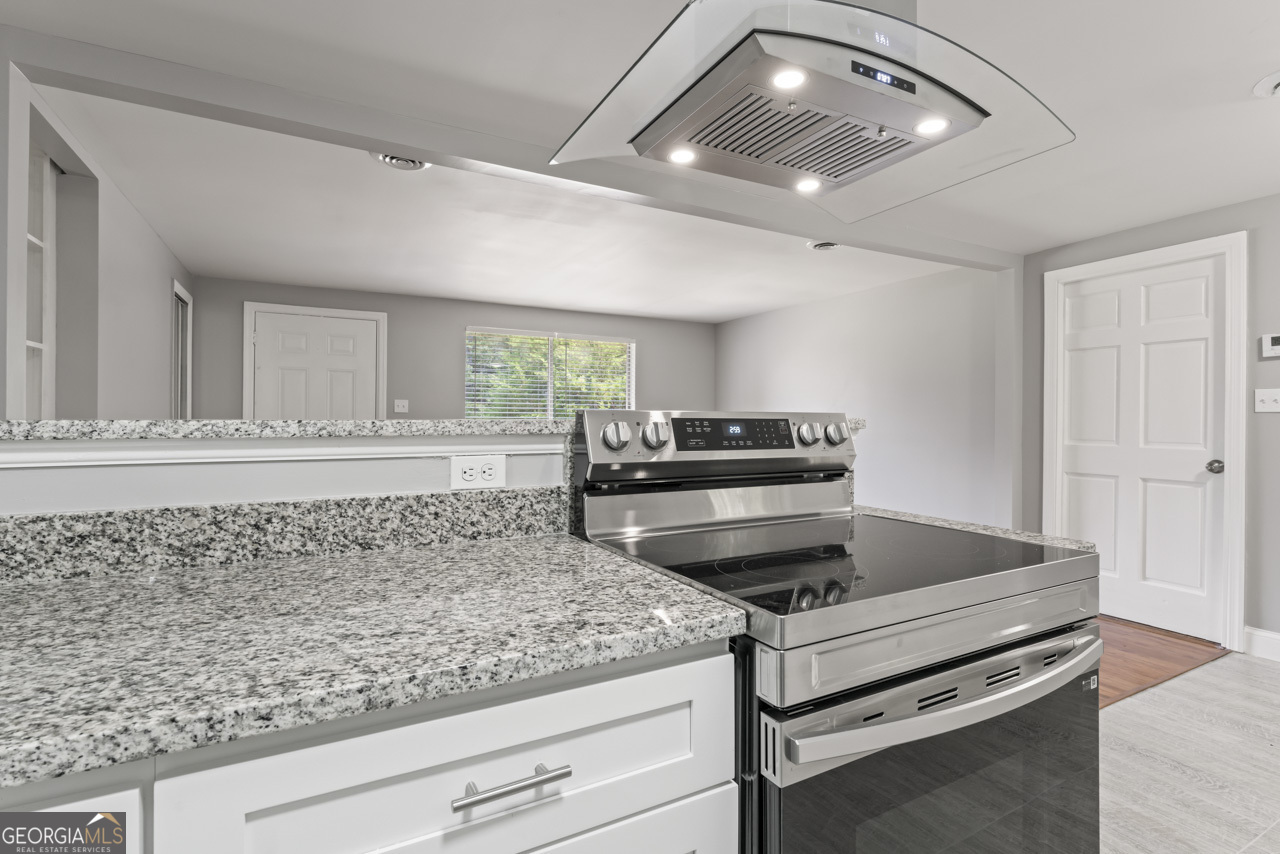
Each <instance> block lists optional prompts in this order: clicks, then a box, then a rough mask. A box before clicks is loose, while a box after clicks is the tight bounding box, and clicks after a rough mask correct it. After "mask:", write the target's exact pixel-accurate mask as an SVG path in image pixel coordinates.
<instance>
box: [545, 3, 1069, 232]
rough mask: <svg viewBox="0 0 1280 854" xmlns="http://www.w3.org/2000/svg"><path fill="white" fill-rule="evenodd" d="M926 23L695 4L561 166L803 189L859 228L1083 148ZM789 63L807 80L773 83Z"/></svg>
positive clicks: (866, 12) (878, 9) (906, 13)
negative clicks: (606, 166)
mask: <svg viewBox="0 0 1280 854" xmlns="http://www.w3.org/2000/svg"><path fill="white" fill-rule="evenodd" d="M914 17H915V3H914V0H856V2H854V0H691V2H689V3H688V4H687V5H685V6H684V7H683V8H682V9H681V11H680V12H679V14H678V15H677V16H676V18H675V19H674V20H673V21H672V22H671V23H670V24H669V25H668V26H667V28H666V29H665V30H664V31H663V32H662V33H661V34H660V35H659V36H658V37H657V39H656V40H655V41H654V42H653V43H652V44H651V45H649V47H648V48H647V49H646V50H645V52H644V53H643V54H642V55H641V56H640V57H639V58H638V59H637V60H636V62H635V64H634V65H632V66H631V68H630V69H629V70H628V71H627V73H626V74H625V75H624V76H623V77H622V79H621V80H619V81H618V82H617V83H616V84H615V85H614V86H613V88H612V89H611V90H610V91H609V92H608V94H607V95H605V97H604V99H603V100H602V101H601V102H600V103H599V104H597V105H596V107H595V108H594V109H593V110H592V111H591V113H590V114H589V115H588V116H587V117H586V119H585V120H584V121H583V122H582V124H581V125H579V126H578V128H577V130H575V131H574V132H573V134H572V135H570V137H569V138H568V139H567V140H566V141H565V143H564V144H563V145H562V146H561V147H560V149H559V150H558V151H557V152H556V153H555V156H554V157H553V158H552V160H551V163H552V165H555V164H559V163H569V162H573V161H581V160H602V159H608V160H613V161H615V162H618V163H630V165H632V166H633V167H634V168H635V169H637V170H638V171H641V172H661V173H665V175H666V176H668V177H669V176H673V175H679V176H686V177H687V179H688V180H689V181H700V182H704V183H709V184H713V185H716V186H718V187H721V188H725V189H735V190H740V191H742V192H746V193H751V194H753V195H761V194H764V195H772V196H773V197H774V198H776V199H777V200H778V201H780V202H783V203H786V196H784V195H783V194H787V195H789V196H790V197H791V199H793V200H794V199H795V197H796V195H795V194H797V193H799V194H800V195H801V197H803V198H805V199H807V200H808V201H809V202H811V203H813V204H816V205H818V206H819V207H821V208H823V209H824V210H826V211H827V212H828V213H830V214H831V215H832V216H834V217H836V218H837V219H839V220H842V221H844V222H846V223H852V222H857V221H858V220H861V219H865V218H867V217H870V216H874V215H875V214H877V213H880V212H882V211H886V210H889V209H891V208H894V207H897V206H899V205H902V204H906V203H907V202H910V201H913V200H915V199H919V198H921V197H923V196H927V195H930V194H932V193H936V192H938V191H940V190H943V189H946V188H947V187H951V186H954V185H956V184H960V183H963V182H965V181H968V180H971V179H973V178H976V177H978V176H980V175H983V174H986V173H988V172H993V171H996V170H998V169H1001V168H1003V167H1005V166H1009V165H1011V164H1013V163H1017V162H1018V161H1020V160H1024V159H1026V158H1028V157H1032V156H1034V155H1037V154H1040V153H1043V152H1045V151H1049V150H1051V149H1053V148H1056V147H1058V146H1060V145H1065V144H1066V143H1069V142H1071V141H1072V140H1073V139H1075V135H1074V134H1073V133H1072V132H1071V129H1070V128H1068V127H1067V126H1066V125H1065V124H1063V122H1062V121H1061V120H1060V119H1059V118H1058V117H1057V116H1055V115H1054V114H1053V112H1052V111H1051V110H1049V109H1048V107H1046V106H1045V105H1044V104H1043V103H1041V102H1040V101H1039V100H1038V99H1037V98H1036V97H1035V96H1034V95H1032V94H1031V93H1030V92H1028V91H1027V90H1026V89H1025V88H1024V87H1022V86H1021V85H1020V84H1019V83H1018V82H1017V81H1016V80H1014V79H1013V78H1011V77H1010V76H1009V75H1007V74H1005V73H1004V72H1003V71H1001V70H1000V69H999V68H997V67H996V66H994V65H992V64H991V63H990V62H987V61H986V60H984V59H983V58H982V57H980V56H978V55H977V54H975V53H973V52H972V51H970V50H967V49H966V48H964V47H963V46H961V45H959V44H957V43H955V42H953V41H951V40H950V39H948V38H946V36H945V35H943V34H939V33H934V32H931V31H930V30H928V29H926V28H924V27H921V26H919V25H918V24H916V23H915V21H914ZM783 69H790V70H792V71H796V72H800V73H801V74H802V75H803V80H802V84H801V85H798V86H795V87H793V88H790V89H787V88H782V87H780V86H778V85H774V80H773V78H774V77H775V76H776V75H777V73H778V72H779V71H780V70H783ZM793 79H794V78H793ZM929 118H934V119H938V120H941V123H938V122H935V123H934V124H933V126H932V129H930V130H927V131H926V130H925V129H922V128H921V125H922V124H923V123H924V122H925V121H926V120H927V119H929ZM673 155H674V156H673ZM642 180H643V179H642Z"/></svg>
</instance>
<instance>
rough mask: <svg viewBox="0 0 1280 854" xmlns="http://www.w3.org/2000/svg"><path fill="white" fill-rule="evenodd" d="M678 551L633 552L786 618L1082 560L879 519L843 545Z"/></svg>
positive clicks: (641, 548) (641, 546) (655, 543)
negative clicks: (699, 555) (705, 553)
mask: <svg viewBox="0 0 1280 854" xmlns="http://www.w3.org/2000/svg"><path fill="white" fill-rule="evenodd" d="M776 527H777V528H779V529H785V528H786V527H787V526H785V525H780V526H776ZM777 533H778V534H781V533H783V532H782V531H780V530H779V531H777ZM680 536H681V537H689V536H693V535H692V534H685V535H680ZM702 536H704V537H705V536H707V534H703V535H702ZM664 541H666V542H664ZM674 545H676V544H675V543H673V542H670V541H668V538H665V537H657V538H651V539H647V540H640V541H632V542H630V543H628V544H626V546H625V549H626V551H628V552H630V553H632V554H634V555H636V556H637V557H639V558H641V559H642V560H647V561H649V562H650V563H655V564H658V565H659V566H664V567H666V568H667V569H670V570H672V571H673V572H677V573H679V574H680V575H683V576H685V577H686V578H689V579H691V580H693V581H697V582H698V583H700V584H704V585H706V586H707V587H710V588H712V589H715V590H718V591H720V592H722V593H726V594H729V595H731V596H733V597H735V598H737V599H740V600H742V601H744V602H748V603H750V604H752V605H755V606H756V607H759V608H762V609H764V610H766V611H769V612H771V613H774V614H779V615H787V614H794V613H800V612H804V611H812V610H816V609H818V608H824V607H830V606H833V605H839V604H842V603H845V602H860V601H866V600H870V599H875V598H878V597H882V596H893V595H895V594H899V593H907V592H910V591H914V590H921V589H924V588H929V587H936V586H939V585H944V584H949V583H953V582H963V581H966V580H969V579H973V578H978V577H981V576H986V575H994V574H996V573H1000V572H1006V571H1009V570H1016V569H1021V568H1025V567H1030V566H1037V565H1039V564H1044V563H1052V562H1054V561H1059V560H1066V559H1069V558H1072V557H1078V556H1079V555H1080V554H1081V553H1080V552H1077V551H1074V550H1072V549H1065V548H1057V547H1052V546H1039V545H1035V544H1032V543H1023V542H1019V541H1017V540H1009V539H1005V538H1003V537H994V536H991V535H989V534H978V533H973V532H970V531H960V530H955V529H953V528H939V527H935V526H933V525H923V524H918V523H915V522H902V521H899V520H897V519H885V518H882V517H879V516H857V517H855V518H854V521H853V538H852V539H851V540H849V541H847V542H840V543H838V544H824V545H812V546H804V547H800V548H787V549H785V550H782V551H774V552H763V553H758V554H749V555H737V556H733V557H721V558H718V559H706V560H697V561H692V562H687V563H684V562H678V560H677V561H676V562H671V559H672V558H673V557H675V556H676V555H678V554H679V553H681V552H683V551H686V549H684V548H678V547H677V548H672V546H674Z"/></svg>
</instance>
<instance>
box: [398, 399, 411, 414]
mask: <svg viewBox="0 0 1280 854" xmlns="http://www.w3.org/2000/svg"><path fill="white" fill-rule="evenodd" d="M408 411H409V401H407V400H397V401H396V412H408Z"/></svg>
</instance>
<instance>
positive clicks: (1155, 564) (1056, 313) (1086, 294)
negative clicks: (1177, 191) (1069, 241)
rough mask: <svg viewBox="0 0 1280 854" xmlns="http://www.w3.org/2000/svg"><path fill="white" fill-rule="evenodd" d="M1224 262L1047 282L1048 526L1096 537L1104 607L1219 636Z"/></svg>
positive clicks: (1210, 259)
mask: <svg viewBox="0 0 1280 854" xmlns="http://www.w3.org/2000/svg"><path fill="white" fill-rule="evenodd" d="M1226 263H1227V258H1226V256H1225V255H1223V254H1217V255H1212V254H1211V255H1208V256H1207V257H1200V258H1194V259H1191V260H1184V261H1175V262H1171V263H1164V264H1158V265H1153V266H1145V267H1144V266H1141V265H1139V266H1137V267H1135V268H1131V269H1129V270H1127V271H1125V272H1118V273H1109V274H1101V275H1093V276H1085V277H1079V278H1070V277H1067V278H1055V280H1054V282H1053V286H1052V287H1046V299H1047V300H1054V303H1053V304H1052V305H1048V304H1047V309H1048V310H1047V311H1046V324H1053V327H1054V328H1050V327H1049V326H1048V325H1047V326H1046V333H1047V334H1046V388H1045V393H1046V402H1047V403H1048V404H1049V405H1048V406H1047V407H1046V419H1052V420H1053V421H1054V423H1049V422H1048V420H1047V422H1046V448H1045V453H1046V468H1045V478H1046V480H1045V511H1046V513H1045V527H1046V530H1047V531H1050V532H1056V533H1060V534H1062V535H1065V536H1069V537H1076V538H1079V539H1084V540H1089V541H1092V542H1095V543H1097V545H1098V551H1099V554H1100V557H1101V561H1100V562H1101V606H1102V611H1103V613H1106V614H1110V615H1112V616H1117V617H1122V618H1124V619H1130V620H1134V621H1137V622H1141V623H1146V624H1149V625H1154V626H1159V627H1161V628H1166V629H1170V630H1173V631H1177V632H1182V633H1184V634H1189V635H1195V636H1197V637H1203V638H1209V639H1211V640H1217V641H1222V640H1224V639H1225V638H1224V637H1223V634H1224V626H1223V619H1222V614H1223V611H1224V609H1223V596H1224V595H1225V594H1226V584H1225V578H1226V573H1225V563H1226V561H1225V554H1226V549H1225V545H1226V543H1225V540H1224V524H1223V523H1224V497H1225V493H1224V479H1223V476H1222V475H1220V474H1214V473H1211V472H1210V471H1208V470H1207V469H1206V465H1207V464H1208V463H1209V462H1210V461H1212V460H1224V458H1225V457H1227V456H1228V455H1227V453H1226V441H1225V437H1226V430H1225V424H1224V421H1225V413H1226V399H1225V387H1226V382H1225V375H1226V362H1227V360H1226V359H1225V351H1224V342H1225V340H1226V318H1227V314H1228V312H1227V311H1226V287H1225V265H1226ZM1120 266H1123V265H1120ZM1060 272H1066V273H1070V272H1071V271H1060ZM1049 278H1050V277H1046V282H1048V281H1049ZM1055 344H1056V348H1055ZM1050 396H1052V400H1051V399H1050ZM1051 437H1052V440H1056V441H1053V442H1052V446H1051V444H1050V442H1051ZM1233 462H1234V463H1235V464H1237V465H1238V464H1239V463H1240V460H1235V461H1232V460H1229V459H1226V460H1224V463H1225V465H1231V464H1232V463H1233Z"/></svg>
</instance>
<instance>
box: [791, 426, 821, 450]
mask: <svg viewBox="0 0 1280 854" xmlns="http://www.w3.org/2000/svg"><path fill="white" fill-rule="evenodd" d="M796 435H797V436H799V437H800V441H801V442H802V443H803V444H805V445H812V444H815V443H816V442H817V441H818V440H819V439H820V438H822V426H821V425H820V424H815V423H814V422H812V421H806V422H805V423H803V424H801V425H800V429H799V430H797V431H796Z"/></svg>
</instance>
